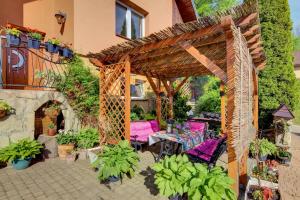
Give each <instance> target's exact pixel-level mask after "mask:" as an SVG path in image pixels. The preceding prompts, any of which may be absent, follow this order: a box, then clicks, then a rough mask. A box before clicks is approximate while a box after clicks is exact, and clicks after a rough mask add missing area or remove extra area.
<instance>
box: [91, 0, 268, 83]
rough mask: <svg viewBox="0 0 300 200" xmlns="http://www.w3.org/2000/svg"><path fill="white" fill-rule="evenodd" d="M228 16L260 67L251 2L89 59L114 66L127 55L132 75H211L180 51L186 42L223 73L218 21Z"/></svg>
mask: <svg viewBox="0 0 300 200" xmlns="http://www.w3.org/2000/svg"><path fill="white" fill-rule="evenodd" d="M228 15H230V16H231V17H232V19H233V20H234V23H235V25H236V26H237V27H240V29H241V32H242V33H243V34H244V36H243V37H245V39H246V40H247V42H248V47H249V48H250V50H251V57H252V59H253V62H254V63H255V65H256V66H259V65H260V64H261V63H263V62H264V61H265V55H264V52H263V49H262V48H261V42H260V35H259V33H260V28H259V19H258V8H257V2H256V1H254V0H250V1H247V2H246V3H244V4H242V5H240V6H237V7H235V8H232V9H230V10H228V11H226V12H221V13H218V14H217V15H214V16H210V17H204V18H200V19H199V20H197V21H193V22H189V23H183V24H176V25H174V26H173V27H169V28H166V29H164V30H162V31H160V32H157V33H153V34H151V35H149V36H147V37H144V38H141V39H137V40H132V41H128V42H124V43H122V44H118V45H115V46H112V47H110V48H107V49H105V50H103V51H101V52H100V53H90V54H89V55H88V56H89V57H90V58H96V59H97V60H99V61H101V62H102V63H103V64H113V63H117V62H119V61H120V59H121V58H124V57H125V56H127V55H128V56H130V62H131V72H132V73H135V74H141V75H147V76H152V77H156V78H160V79H169V78H177V77H186V76H201V75H207V74H212V73H211V71H210V70H208V69H207V68H206V67H205V66H203V65H202V64H201V63H200V62H198V61H197V60H196V59H195V58H194V57H193V56H191V55H190V54H189V53H188V52H187V51H186V50H184V49H183V48H182V45H183V44H185V43H188V44H190V45H192V46H193V47H195V48H196V49H198V50H199V52H200V53H201V54H203V55H204V56H206V57H207V58H208V59H210V60H211V61H213V62H214V64H216V65H217V66H219V67H220V68H221V69H222V70H223V71H224V72H225V73H226V51H225V49H226V44H225V43H226V42H225V35H224V30H223V28H222V25H221V20H222V17H224V16H228Z"/></svg>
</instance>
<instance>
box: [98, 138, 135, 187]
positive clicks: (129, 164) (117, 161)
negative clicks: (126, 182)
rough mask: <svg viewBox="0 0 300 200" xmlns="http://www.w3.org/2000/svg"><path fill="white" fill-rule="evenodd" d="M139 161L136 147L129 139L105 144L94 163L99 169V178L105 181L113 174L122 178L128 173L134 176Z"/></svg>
mask: <svg viewBox="0 0 300 200" xmlns="http://www.w3.org/2000/svg"><path fill="white" fill-rule="evenodd" d="M138 161H139V157H138V154H137V153H136V152H135V151H134V148H132V147H131V146H130V144H129V142H128V141H127V140H122V141H120V142H119V143H118V144H117V145H115V146H105V147H104V148H103V152H102V153H100V154H99V155H98V159H97V160H96V161H95V162H94V163H92V165H93V167H95V168H98V169H99V173H98V179H99V180H101V181H104V180H107V179H108V178H109V177H112V176H115V177H120V178H122V177H123V176H124V175H126V174H129V175H130V177H133V176H134V171H135V170H136V169H137V167H138Z"/></svg>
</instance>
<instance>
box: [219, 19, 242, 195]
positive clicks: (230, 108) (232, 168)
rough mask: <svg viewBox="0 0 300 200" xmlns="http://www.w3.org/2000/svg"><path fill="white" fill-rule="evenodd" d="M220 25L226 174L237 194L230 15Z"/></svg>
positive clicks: (233, 51)
mask: <svg viewBox="0 0 300 200" xmlns="http://www.w3.org/2000/svg"><path fill="white" fill-rule="evenodd" d="M221 24H222V27H223V29H224V31H225V37H226V64H227V84H226V86H227V87H226V88H227V91H226V96H227V106H226V107H227V116H226V122H227V128H226V129H227V141H228V142H227V151H228V176H229V177H230V178H232V179H233V180H234V181H235V182H234V184H233V185H232V188H233V190H234V191H235V192H236V194H237V196H238V195H239V163H238V159H237V156H236V153H235V150H234V146H233V145H234V144H233V142H234V132H233V118H234V116H233V114H234V107H235V105H234V99H235V91H234V86H235V76H236V74H235V71H234V61H235V49H234V36H233V32H232V28H231V26H232V25H234V22H233V20H232V18H231V16H226V17H223V18H222V21H221Z"/></svg>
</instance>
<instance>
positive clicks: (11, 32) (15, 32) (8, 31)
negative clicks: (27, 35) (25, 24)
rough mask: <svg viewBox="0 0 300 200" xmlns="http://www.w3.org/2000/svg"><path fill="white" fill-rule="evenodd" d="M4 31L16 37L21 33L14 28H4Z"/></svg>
mask: <svg viewBox="0 0 300 200" xmlns="http://www.w3.org/2000/svg"><path fill="white" fill-rule="evenodd" d="M5 32H6V34H9V35H14V36H16V37H20V35H21V31H20V30H18V29H16V28H6V29H5Z"/></svg>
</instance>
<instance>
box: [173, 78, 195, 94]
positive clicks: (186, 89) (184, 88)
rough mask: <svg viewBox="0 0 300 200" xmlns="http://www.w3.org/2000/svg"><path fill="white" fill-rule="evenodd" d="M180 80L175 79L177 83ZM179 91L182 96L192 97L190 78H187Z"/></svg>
mask: <svg viewBox="0 0 300 200" xmlns="http://www.w3.org/2000/svg"><path fill="white" fill-rule="evenodd" d="M181 81H182V80H181V79H177V80H176V84H179V83H180V82H181ZM180 92H181V94H182V95H183V96H186V97H188V99H190V98H191V97H192V89H191V80H190V79H189V80H187V81H186V82H185V83H184V85H183V86H182V87H181V89H180Z"/></svg>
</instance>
